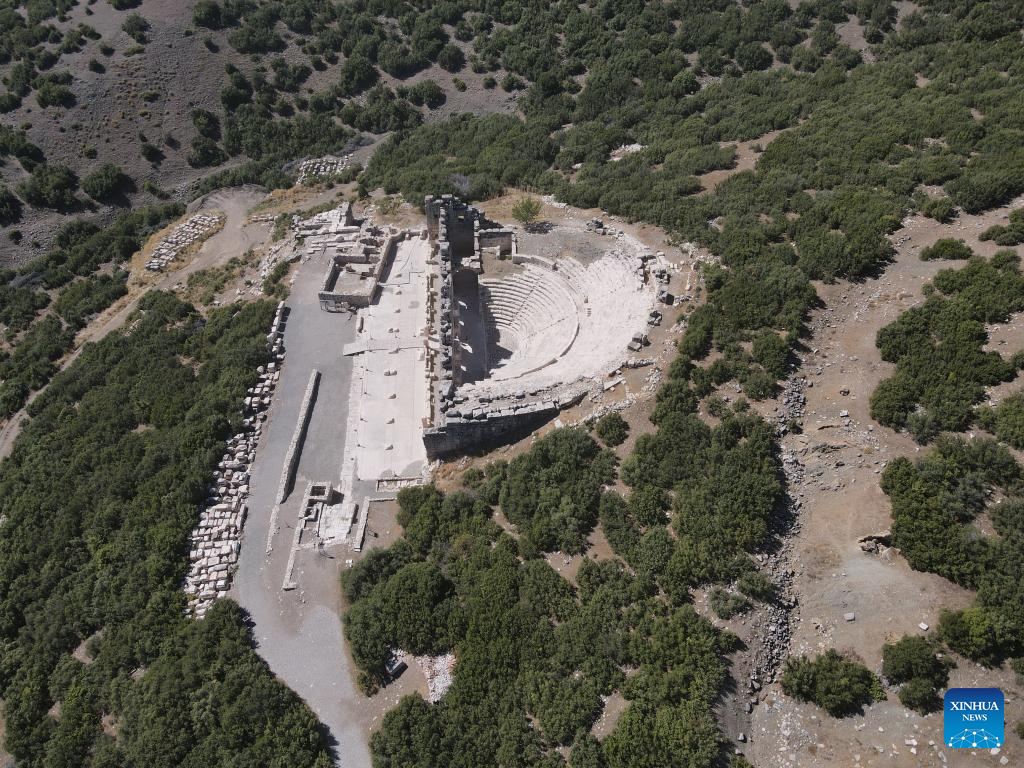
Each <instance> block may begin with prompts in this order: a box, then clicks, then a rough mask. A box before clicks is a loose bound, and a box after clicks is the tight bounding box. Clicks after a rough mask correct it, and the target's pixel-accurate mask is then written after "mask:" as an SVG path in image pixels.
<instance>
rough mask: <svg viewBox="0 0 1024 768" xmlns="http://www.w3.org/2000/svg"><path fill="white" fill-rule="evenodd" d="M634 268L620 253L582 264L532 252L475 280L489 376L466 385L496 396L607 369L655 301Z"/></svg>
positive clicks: (633, 261)
mask: <svg viewBox="0 0 1024 768" xmlns="http://www.w3.org/2000/svg"><path fill="white" fill-rule="evenodd" d="M639 266H640V262H639V259H638V258H637V257H636V256H635V255H629V254H623V253H620V252H612V253H608V254H605V255H604V256H603V257H601V258H600V259H598V260H596V261H594V262H592V263H590V264H588V265H583V264H581V263H580V262H578V261H576V260H575V259H573V258H570V257H565V258H562V259H560V260H559V261H557V262H550V261H547V260H544V259H540V258H536V257H533V258H532V259H531V262H530V263H526V264H525V265H524V268H523V270H522V271H521V272H517V273H516V274H513V275H511V276H509V277H506V278H502V279H484V280H481V281H480V293H481V299H482V302H483V305H484V307H485V308H486V309H485V311H484V313H483V314H484V318H485V323H486V326H487V340H488V357H489V359H488V367H489V370H490V373H489V375H488V378H487V379H485V380H483V381H479V382H475V383H473V384H468V385H466V386H465V388H464V389H466V390H468V391H469V392H470V393H472V392H473V391H476V390H480V391H481V392H483V390H485V389H486V390H487V391H488V392H489V394H491V395H494V396H501V395H502V394H514V393H515V392H516V391H522V390H535V389H540V388H546V387H551V386H556V385H558V384H561V383H563V382H571V381H575V380H577V379H579V378H580V377H582V376H594V375H603V374H604V373H607V370H606V369H607V368H608V367H609V366H610V365H612V364H618V363H619V362H621V360H622V358H623V356H624V354H625V351H626V345H627V344H629V342H630V340H631V339H632V336H633V334H634V333H635V332H636V331H638V330H643V329H644V327H645V324H646V321H647V315H648V312H650V308H651V306H652V304H653V301H654V291H653V290H652V288H651V287H650V286H644V284H643V280H642V278H641V276H640V273H639V271H638V269H639ZM506 390H507V392H506Z"/></svg>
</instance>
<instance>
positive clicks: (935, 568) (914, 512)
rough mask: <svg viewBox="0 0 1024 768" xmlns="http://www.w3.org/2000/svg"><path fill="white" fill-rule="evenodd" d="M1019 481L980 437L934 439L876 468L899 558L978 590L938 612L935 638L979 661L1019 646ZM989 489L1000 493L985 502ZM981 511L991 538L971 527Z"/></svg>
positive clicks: (1016, 469) (1005, 454)
mask: <svg viewBox="0 0 1024 768" xmlns="http://www.w3.org/2000/svg"><path fill="white" fill-rule="evenodd" d="M1022 487H1024V486H1022V471H1021V468H1020V466H1019V465H1018V464H1017V462H1016V461H1015V460H1014V458H1013V456H1012V455H1011V454H1010V452H1009V451H1008V450H1007V449H1006V448H1005V447H1003V446H1001V445H999V444H997V443H996V442H995V441H993V440H991V439H986V438H977V439H974V440H970V441H967V440H963V439H961V438H954V437H943V438H940V439H939V440H938V441H936V444H935V447H934V449H933V450H932V451H930V452H929V453H928V454H926V455H925V456H924V457H922V458H921V459H919V460H918V461H917V463H916V464H914V463H911V462H910V461H909V460H907V459H905V458H899V459H896V460H895V461H893V462H891V463H890V464H889V465H888V466H887V467H886V468H885V471H884V472H883V473H882V490H883V491H884V492H885V493H886V494H887V495H888V496H889V498H890V500H891V501H892V515H893V526H892V536H893V543H894V545H895V546H898V547H899V548H900V549H901V550H902V551H903V554H904V555H905V556H906V558H907V562H909V563H910V565H911V566H912V567H913V568H915V569H917V570H924V571H931V572H933V573H937V574H939V575H941V576H944V577H945V578H947V579H950V580H951V581H953V582H955V583H957V584H959V585H961V586H963V587H966V588H969V589H976V590H977V591H978V595H977V602H976V604H975V605H974V606H972V607H971V608H968V609H967V610H964V611H955V612H950V611H946V612H944V613H943V614H942V615H941V616H940V621H939V637H940V638H941V639H942V641H943V642H944V643H946V645H948V646H949V647H950V648H952V649H953V650H955V651H957V652H958V653H962V654H963V655H965V656H967V657H969V658H971V659H973V660H974V661H977V662H979V663H982V664H986V665H995V664H998V663H999V662H1000V661H1001V660H1002V659H1004V658H1006V657H1008V656H1014V655H1018V654H1020V653H1021V651H1022V650H1024V647H1022V643H1021V638H1022V637H1024V615H1022V614H1021V612H1020V610H1019V607H1020V605H1022V604H1024V597H1022V594H1021V590H1022V589H1024V587H1022V584H1021V580H1020V578H1019V573H1020V568H1021V552H1022V550H1021V547H1020V546H1019V542H1020V540H1021V536H1022V535H1024V512H1022V510H1024V502H1022V501H1021V499H1020V497H1019V494H1020V493H1021V489H1022ZM996 489H998V490H999V491H1000V492H1002V493H1003V494H1005V495H1006V496H1007V497H1008V498H1007V499H1006V500H1004V501H1002V503H1000V504H996V505H992V506H989V505H988V500H989V495H990V494H991V493H992V492H993V491H994V490H996ZM985 511H988V512H989V513H990V516H991V520H992V525H993V527H994V528H995V530H996V532H997V533H998V534H999V536H998V537H985V536H981V535H980V534H979V533H978V531H977V530H976V529H975V528H974V527H973V525H972V523H973V521H974V520H975V518H977V516H978V515H980V514H981V513H983V512H985Z"/></svg>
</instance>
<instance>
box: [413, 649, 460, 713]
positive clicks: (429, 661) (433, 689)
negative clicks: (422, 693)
mask: <svg viewBox="0 0 1024 768" xmlns="http://www.w3.org/2000/svg"><path fill="white" fill-rule="evenodd" d="M415 658H416V663H417V664H418V665H419V667H420V669H422V670H423V676H424V677H425V678H427V701H429V702H430V703H431V704H436V703H437V702H438V701H440V700H441V697H442V696H444V695H445V693H446V692H447V691H448V689H449V688H451V687H452V682H453V681H454V677H453V674H454V671H455V654H454V653H445V654H442V655H441V656H416V657H415Z"/></svg>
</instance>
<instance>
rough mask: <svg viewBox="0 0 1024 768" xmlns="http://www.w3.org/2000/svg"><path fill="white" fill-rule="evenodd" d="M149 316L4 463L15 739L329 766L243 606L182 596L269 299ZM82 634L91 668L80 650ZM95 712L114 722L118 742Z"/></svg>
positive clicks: (108, 345)
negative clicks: (203, 313)
mask: <svg viewBox="0 0 1024 768" xmlns="http://www.w3.org/2000/svg"><path fill="white" fill-rule="evenodd" d="M140 310H141V313H139V314H137V315H135V316H134V317H133V318H132V322H131V323H129V327H131V329H132V330H131V332H130V333H129V334H127V335H123V334H121V333H116V332H115V333H111V334H110V335H108V336H107V337H106V338H105V339H103V340H102V341H101V342H99V343H97V344H94V345H87V346H86V347H85V348H83V350H82V353H81V355H80V356H79V357H78V359H77V360H76V361H75V362H74V363H73V364H72V366H71V367H70V368H69V369H68V370H67V371H65V372H64V373H62V374H60V375H59V376H57V377H56V378H55V379H54V381H53V382H52V383H51V385H50V386H49V387H48V388H47V390H46V391H45V392H44V393H43V394H42V395H41V396H40V397H39V398H37V399H36V400H35V401H34V403H33V405H32V409H31V410H32V414H33V417H32V419H31V420H29V421H28V423H27V425H26V426H25V427H24V429H23V431H22V433H21V435H20V437H19V438H18V440H17V441H16V443H15V445H14V449H13V451H12V453H11V455H10V456H9V458H7V459H6V460H5V461H4V463H3V471H2V472H0V512H2V515H3V518H4V521H5V522H4V526H5V536H4V538H3V548H2V553H0V555H2V558H3V562H4V567H3V568H2V569H0V592H2V594H3V595H4V609H5V610H4V616H5V618H4V620H3V621H2V622H0V635H2V638H3V642H4V644H5V647H6V648H7V649H8V650H9V651H10V655H9V656H8V663H7V664H6V665H5V667H4V672H3V674H2V675H0V689H2V691H3V700H4V720H5V725H6V733H5V748H6V749H7V750H8V751H9V752H11V753H12V754H13V755H14V757H15V759H17V760H18V761H19V763H22V762H23V763H25V764H34V763H38V764H40V765H42V764H50V763H51V761H52V760H53V759H54V758H53V756H54V755H60V756H61V757H60V760H61V761H62V763H63V764H66V765H89V764H94V763H95V761H96V756H97V754H101V755H103V756H104V759H105V760H107V761H109V762H108V764H114V765H123V764H139V763H146V764H149V765H154V766H167V767H168V768H170V766H178V765H184V764H189V763H194V762H196V761H199V762H204V761H207V760H208V759H210V758H209V756H210V755H218V754H232V755H234V756H235V758H236V759H240V760H243V761H245V762H248V763H251V764H253V765H273V764H282V765H283V764H288V765H303V766H311V767H312V766H317V768H326V766H327V765H329V759H328V757H327V752H326V748H325V745H324V743H323V740H322V738H321V736H320V735H319V731H318V730H317V728H316V720H315V718H314V717H313V715H312V713H311V712H310V711H309V710H308V709H307V708H306V707H305V705H304V704H303V703H302V702H301V700H300V699H299V698H298V697H297V696H296V695H295V694H294V693H292V692H290V691H289V690H288V689H287V688H285V687H284V686H283V685H282V684H281V683H280V682H279V681H278V680H276V679H275V677H274V676H273V674H272V673H271V672H270V670H269V669H268V668H267V666H266V664H265V663H264V662H263V661H262V660H261V659H260V658H259V657H258V656H257V655H256V653H255V651H254V650H253V648H252V642H253V641H252V637H251V635H250V633H249V629H248V627H247V625H246V621H247V620H246V618H245V616H244V614H243V612H242V611H241V610H240V609H239V608H238V606H236V605H235V604H234V603H231V602H229V601H221V602H219V603H218V604H217V605H215V606H214V607H213V608H212V609H211V611H210V612H209V613H208V614H207V616H206V618H205V619H204V620H203V621H194V620H191V619H187V618H186V617H185V615H184V608H185V597H184V594H183V592H182V591H181V582H182V579H183V578H184V576H185V571H186V570H187V567H188V557H187V555H188V548H189V539H190V534H191V531H192V529H193V527H194V526H195V525H196V522H197V521H198V517H199V513H198V505H199V504H200V503H201V502H202V501H203V497H204V496H205V492H204V488H205V486H206V485H207V483H208V482H209V478H210V477H211V476H212V472H213V470H214V469H215V467H216V463H217V461H218V457H219V456H220V455H221V454H222V453H223V450H224V439H225V438H226V437H227V436H228V435H230V434H231V433H232V431H233V430H235V429H237V425H236V424H233V423H232V422H233V421H234V420H235V419H237V418H238V417H237V416H234V417H232V416H227V415H226V414H225V413H224V411H223V403H225V402H234V403H238V402H240V401H241V399H242V398H243V396H244V395H245V389H246V387H247V386H250V385H251V384H252V383H253V382H254V381H255V370H256V366H257V365H258V364H260V363H261V362H263V361H264V360H265V359H266V342H265V337H264V335H265V332H266V328H267V324H268V323H269V321H270V318H271V316H272V314H273V304H272V303H270V302H266V303H262V304H252V305H248V306H246V307H231V308H226V309H223V310H218V311H215V312H213V313H212V314H211V316H210V317H209V319H208V321H207V322H206V323H205V325H204V324H203V323H199V322H196V320H198V317H197V316H196V315H195V314H194V313H193V312H192V310H191V308H190V307H188V306H187V305H184V304H182V303H181V302H179V301H177V300H176V299H174V298H173V297H172V296H170V295H167V294H159V293H151V294H148V295H147V296H146V297H144V298H143V299H142V300H141V302H140ZM48 324H49V325H52V324H55V325H56V326H57V327H58V328H59V325H60V321H59V320H57V318H56V317H48V318H46V320H44V321H42V322H41V323H40V324H38V325H37V328H38V335H39V336H40V341H41V342H45V343H48V344H53V343H56V341H57V339H59V338H60V337H61V336H62V335H63V333H64V332H61V331H59V330H57V328H47V327H46V326H47V325H48ZM34 332H35V330H33V331H30V332H29V333H34ZM23 346H24V344H21V345H19V347H18V349H19V350H20V349H21V348H22V347H23ZM16 354H17V352H16ZM193 362H195V363H197V364H198V366H199V367H198V372H197V370H195V369H193V367H192V363H193ZM3 377H4V374H0V378H3ZM5 384H6V382H5ZM129 393H130V395H129ZM234 412H237V411H234ZM141 425H146V426H147V427H148V429H146V430H140V429H138V427H139V426H141ZM85 457H88V458H87V459H86V458H85ZM58 531H64V532H68V531H75V532H77V535H75V536H71V535H55V532H58ZM142 541H148V542H150V544H149V545H148V546H140V545H139V542H142ZM92 550H95V551H97V552H99V551H102V552H104V553H106V554H105V555H104V556H103V557H96V556H94V555H91V554H90V551H92ZM30 573H31V574H33V575H32V576H31V578H28V576H27V575H28V574H30ZM88 638H93V640H92V641H91V642H90V643H89V644H88V647H89V649H90V650H89V654H90V658H89V663H88V664H83V663H81V662H80V661H77V660H76V658H75V657H74V656H72V653H73V652H75V650H76V648H78V647H79V646H80V645H82V644H83V642H84V641H85V640H86V639H88ZM138 669H145V671H146V672H145V674H144V675H133V673H134V672H135V671H136V670H138ZM48 683H52V684H48ZM197 701H202V707H201V710H202V713H200V712H199V710H197V709H196V702H197ZM55 706H56V707H57V708H59V709H60V711H61V720H60V723H59V724H55V723H54V720H53V718H52V717H51V716H50V715H49V714H48V711H49V710H50V709H51V708H53V707H55ZM101 713H104V714H107V715H110V716H112V717H116V718H117V720H118V721H119V723H120V730H119V738H118V739H117V740H116V741H115V740H113V739H111V738H109V737H108V736H106V735H105V734H104V732H103V728H102V724H101V720H100V717H101ZM211 723H218V725H217V727H214V728H211V727H210V724H211ZM44 756H45V759H44ZM214 759H215V760H217V759H219V758H214Z"/></svg>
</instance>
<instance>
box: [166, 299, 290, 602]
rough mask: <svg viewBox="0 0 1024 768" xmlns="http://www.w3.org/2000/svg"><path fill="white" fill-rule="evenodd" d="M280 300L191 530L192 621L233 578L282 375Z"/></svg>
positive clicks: (188, 591) (188, 579)
mask: <svg viewBox="0 0 1024 768" xmlns="http://www.w3.org/2000/svg"><path fill="white" fill-rule="evenodd" d="M285 316H286V309H285V306H284V302H281V303H280V304H278V305H277V312H276V313H275V315H274V322H273V324H272V325H271V331H270V333H269V334H267V347H268V349H269V350H270V353H271V361H270V362H269V363H268V364H267V365H266V366H262V365H261V366H260V367H259V368H257V369H256V371H257V373H258V374H259V381H258V383H257V384H256V385H255V386H252V387H250V388H249V389H248V390H247V391H246V397H245V402H244V406H243V416H242V430H241V431H240V432H238V433H237V434H235V435H234V436H232V437H231V439H229V440H228V442H227V451H226V452H225V453H224V455H223V456H222V457H221V460H220V462H219V463H218V464H217V470H216V471H215V472H214V473H213V482H212V483H211V484H210V486H209V487H208V488H207V489H206V490H207V497H206V503H205V505H204V506H203V509H202V510H201V511H200V514H199V525H198V526H197V527H196V529H195V530H194V531H193V532H192V547H191V550H190V551H189V560H190V562H191V566H190V568H189V573H188V576H186V578H185V594H186V595H187V596H188V600H189V608H188V610H189V612H190V613H191V614H192V615H193V616H195V617H196V618H202V617H203V616H205V615H206V612H207V611H208V610H209V608H210V605H211V604H212V603H213V601H214V600H216V599H217V598H218V597H223V596H224V595H226V594H227V592H228V589H229V588H230V586H231V576H232V574H233V573H234V571H235V568H236V567H237V565H238V555H239V551H240V549H241V537H242V528H243V526H244V525H245V517H246V514H247V512H248V507H247V506H246V499H247V498H248V495H249V471H250V467H251V466H252V462H253V461H254V460H255V458H256V446H257V444H258V443H259V438H260V434H261V433H262V431H263V422H264V421H265V420H266V418H267V409H268V408H269V407H270V401H271V398H272V396H273V393H274V389H275V388H276V386H277V382H278V379H279V378H280V376H281V371H280V366H281V363H282V362H283V360H284V343H283V334H284V325H285Z"/></svg>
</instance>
